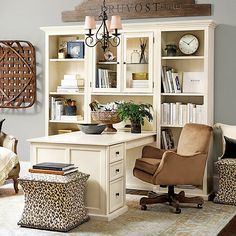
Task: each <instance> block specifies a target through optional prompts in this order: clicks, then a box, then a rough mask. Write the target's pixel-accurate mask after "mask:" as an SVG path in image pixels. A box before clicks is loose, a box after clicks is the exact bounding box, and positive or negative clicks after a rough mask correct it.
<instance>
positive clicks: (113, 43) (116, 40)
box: [109, 36, 120, 47]
mask: <svg viewBox="0 0 236 236" xmlns="http://www.w3.org/2000/svg"><path fill="white" fill-rule="evenodd" d="M109 43H110V44H111V46H112V47H117V46H119V45H120V37H116V36H115V37H114V38H112V40H110V41H109Z"/></svg>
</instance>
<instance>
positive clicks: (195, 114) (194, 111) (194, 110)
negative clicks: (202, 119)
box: [192, 107, 197, 123]
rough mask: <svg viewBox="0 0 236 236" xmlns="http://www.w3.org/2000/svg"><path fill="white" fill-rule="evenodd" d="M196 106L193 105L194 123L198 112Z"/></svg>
mask: <svg viewBox="0 0 236 236" xmlns="http://www.w3.org/2000/svg"><path fill="white" fill-rule="evenodd" d="M196 109H197V108H196V107H193V119H192V122H193V123H196V120H197V117H196V116H197V112H196Z"/></svg>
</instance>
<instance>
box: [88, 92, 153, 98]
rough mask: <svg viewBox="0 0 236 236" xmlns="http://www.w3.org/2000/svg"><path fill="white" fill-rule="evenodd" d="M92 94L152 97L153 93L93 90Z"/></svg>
mask: <svg viewBox="0 0 236 236" xmlns="http://www.w3.org/2000/svg"><path fill="white" fill-rule="evenodd" d="M91 94H92V95H100V96H129V97H130V96H131V95H132V96H144V97H148V96H150V97H152V96H153V95H154V94H153V93H132V94H130V93H111V92H100V93H99V92H93V93H91Z"/></svg>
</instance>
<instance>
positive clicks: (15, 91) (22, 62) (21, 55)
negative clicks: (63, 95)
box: [0, 40, 36, 109]
mask: <svg viewBox="0 0 236 236" xmlns="http://www.w3.org/2000/svg"><path fill="white" fill-rule="evenodd" d="M35 99H36V59H35V49H34V47H33V45H32V44H31V43H30V42H27V41H13V40H6V41H0V108H14V109H18V108H28V107H30V106H32V105H33V104H34V102H35Z"/></svg>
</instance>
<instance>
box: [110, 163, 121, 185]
mask: <svg viewBox="0 0 236 236" xmlns="http://www.w3.org/2000/svg"><path fill="white" fill-rule="evenodd" d="M123 163H124V162H123V161H119V162H115V163H112V164H110V181H112V180H115V179H118V178H120V177H122V176H123V172H124V166H123Z"/></svg>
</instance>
